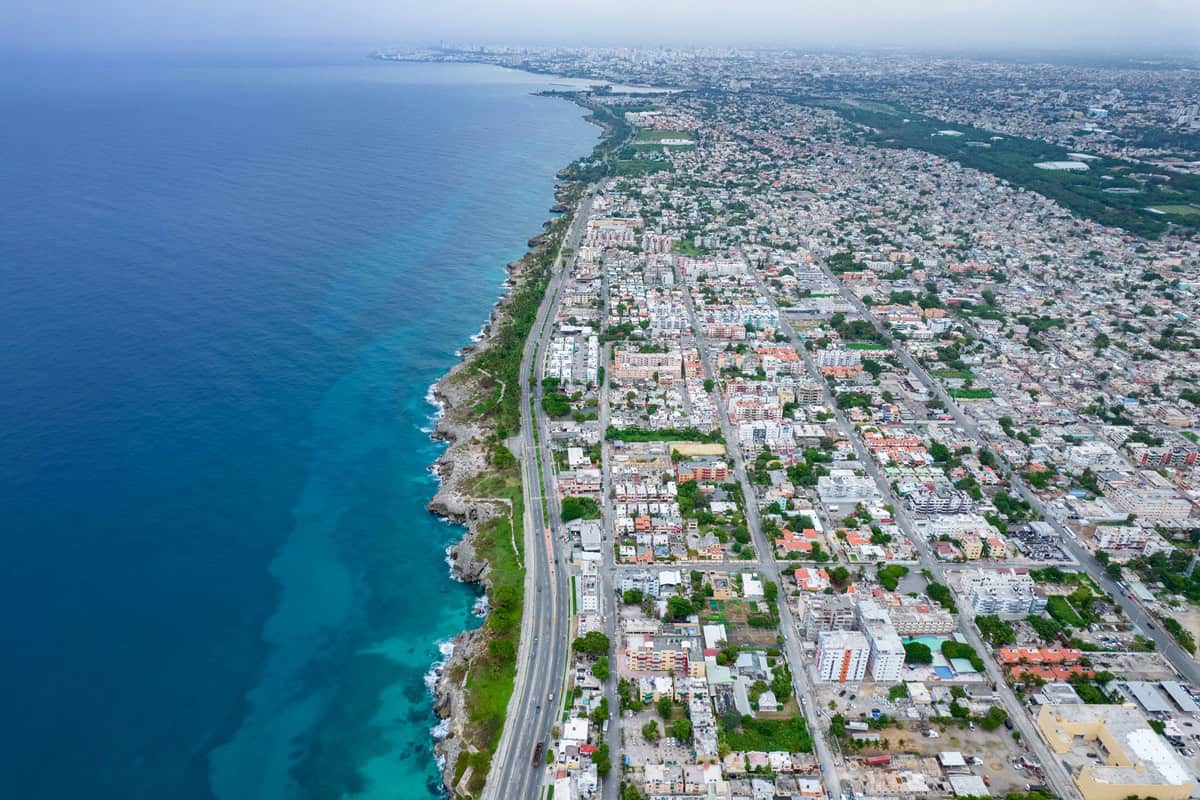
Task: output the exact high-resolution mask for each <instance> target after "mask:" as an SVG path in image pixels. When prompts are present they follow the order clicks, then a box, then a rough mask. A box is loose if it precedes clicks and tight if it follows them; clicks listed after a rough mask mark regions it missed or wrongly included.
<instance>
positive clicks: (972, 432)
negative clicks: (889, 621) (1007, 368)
mask: <svg viewBox="0 0 1200 800" xmlns="http://www.w3.org/2000/svg"><path fill="white" fill-rule="evenodd" d="M821 270H822V272H823V273H824V274H825V276H826V277H827V278H829V279H830V280H832V281H833V283H834V285H835V286H837V287H838V291H840V292H841V294H842V297H843V298H845V300H846V301H847V302H849V303H850V304H851V305H852V306H853V307H854V309H855V310H856V311H857V312H858V313H859V314H860V315H861V316H862V318H863V319H865V320H867V321H868V322H870V323H871V325H872V326H873V327H874V328H875V330H876V332H877V333H879V334H880V335H882V336H888V333H887V331H886V330H885V329H884V327H883V325H882V323H880V322H879V320H877V319H876V318H875V316H874V315H872V314H871V313H870V309H869V308H867V306H866V305H865V304H864V303H863V302H862V300H861V299H859V297H858V295H856V294H854V293H853V292H851V291H850V290H849V289H848V288H847V287H846V285H845V284H843V283H842V282H841V281H840V280H838V278H837V276H836V275H834V274H833V272H832V271H831V270H830V269H829V267H828V266H826V265H824V264H822V265H821ZM889 340H890V337H889ZM890 341H891V345H892V352H894V353H895V354H896V356H897V358H899V359H900V363H901V364H903V365H904V366H905V367H906V368H907V369H908V370H909V372H911V373H912V374H913V375H915V376H916V377H917V379H918V380H919V381H920V382H921V383H922V384H923V385H924V386H925V388H926V389H927V390H928V391H929V392H930V393H932V394H933V395H934V396H935V397H937V398H938V399H939V400H941V401H942V404H943V405H944V406H945V407H946V411H947V412H948V413H949V414H950V415H951V416H952V417H953V418H954V421H955V422H956V423H957V424H958V426H959V427H960V428H962V429H963V431H965V432H966V433H967V435H968V436H970V437H971V438H972V439H974V440H975V441H976V442H979V443H980V444H982V445H984V446H986V447H987V448H988V449H989V450H991V451H992V454H993V455H994V456H996V459H995V460H996V466H997V469H998V471H999V472H1000V473H1001V475H1003V476H1004V477H1005V478H1006V479H1007V480H1008V481H1009V483H1010V484H1012V487H1013V489H1014V490H1015V491H1016V493H1017V494H1018V495H1019V496H1020V497H1021V499H1023V500H1025V501H1026V502H1027V503H1029V505H1030V506H1032V507H1033V509H1034V510H1035V511H1037V512H1038V514H1039V515H1040V516H1041V518H1042V519H1044V520H1045V521H1046V522H1048V523H1049V524H1050V525H1051V527H1053V528H1054V530H1055V532H1056V533H1058V535H1059V538H1060V539H1061V540H1062V544H1063V546H1064V547H1065V548H1066V549H1067V551H1068V552H1069V553H1070V554H1071V556H1072V557H1073V558H1074V559H1075V560H1076V561H1077V562H1078V563H1079V565H1080V566H1081V567H1082V568H1083V570H1084V571H1085V572H1087V573H1088V575H1090V576H1091V578H1092V579H1093V580H1094V581H1096V584H1097V585H1098V586H1100V588H1102V589H1103V590H1104V591H1105V592H1107V593H1108V595H1109V596H1110V597H1112V598H1113V600H1114V601H1115V602H1116V604H1117V605H1118V606H1119V607H1120V608H1121V610H1122V611H1124V612H1125V615H1126V616H1127V617H1129V619H1130V621H1132V622H1133V623H1134V624H1135V625H1137V626H1138V627H1139V628H1140V629H1141V631H1142V635H1143V636H1145V637H1146V638H1148V639H1150V640H1152V641H1153V642H1154V644H1155V646H1156V647H1157V648H1158V652H1160V653H1162V654H1163V656H1164V657H1165V658H1166V659H1167V661H1168V663H1170V665H1171V666H1172V667H1173V668H1174V669H1175V671H1176V672H1177V673H1178V674H1180V675H1182V676H1183V677H1184V678H1186V679H1187V680H1188V681H1191V682H1192V683H1195V684H1200V664H1197V663H1196V660H1195V659H1193V658H1192V657H1191V655H1190V654H1189V653H1188V652H1187V651H1185V650H1184V649H1183V648H1182V647H1180V646H1179V645H1178V644H1177V643H1176V642H1175V639H1174V638H1173V637H1172V636H1171V635H1170V634H1169V633H1167V632H1166V631H1165V630H1163V629H1162V627H1161V626H1158V625H1155V624H1154V622H1153V618H1152V616H1151V614H1150V612H1149V611H1147V610H1146V608H1145V606H1143V605H1142V604H1141V603H1140V602H1139V601H1137V600H1135V599H1134V598H1131V597H1129V595H1128V594H1127V593H1126V592H1124V591H1122V590H1121V588H1120V587H1119V586H1117V584H1116V581H1114V580H1113V579H1112V578H1110V577H1108V575H1107V574H1106V573H1105V572H1104V567H1103V566H1101V565H1100V563H1099V562H1098V561H1096V559H1095V557H1094V556H1093V555H1092V554H1091V552H1089V551H1088V550H1087V548H1085V547H1084V546H1083V545H1082V544H1081V543H1080V542H1079V540H1078V538H1076V537H1075V536H1074V535H1072V534H1071V532H1070V531H1068V530H1067V529H1066V527H1065V526H1064V525H1063V524H1062V523H1061V522H1060V521H1059V520H1058V518H1057V517H1056V516H1054V515H1053V514H1051V513H1049V511H1048V510H1047V508H1046V506H1045V504H1044V503H1043V502H1042V499H1041V498H1040V497H1038V495H1037V494H1036V493H1035V492H1034V491H1033V490H1032V489H1030V488H1029V485H1028V484H1027V483H1026V482H1025V481H1024V480H1023V479H1022V478H1021V476H1020V475H1018V474H1017V473H1016V472H1014V471H1013V469H1012V468H1011V467H1010V466H1009V464H1008V461H1007V460H1006V459H1005V458H1004V457H1003V456H1002V455H1001V454H1000V453H999V452H998V447H997V446H996V445H998V444H1002V442H994V441H993V440H992V438H991V437H990V436H988V435H987V434H985V433H984V432H983V431H981V430H980V429H979V426H978V425H977V424H976V422H975V421H974V420H973V419H971V418H970V417H969V416H967V414H966V412H964V411H963V410H962V407H961V406H959V404H958V402H957V401H956V400H955V399H954V398H953V397H951V396H950V394H949V392H947V391H946V389H945V388H944V387H943V386H942V385H941V383H939V382H938V381H936V380H934V379H933V377H932V376H930V375H929V373H928V372H927V371H926V370H925V368H924V367H922V366H921V365H920V364H918V363H917V362H916V360H915V359H913V357H912V356H911V355H909V353H908V351H907V350H906V349H904V347H902V346H901V345H900V343H899V342H896V341H894V340H890ZM1089 427H1090V426H1089Z"/></svg>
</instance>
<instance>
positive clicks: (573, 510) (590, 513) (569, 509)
mask: <svg viewBox="0 0 1200 800" xmlns="http://www.w3.org/2000/svg"><path fill="white" fill-rule="evenodd" d="M600 515H601V514H600V505H599V504H598V503H597V502H596V501H595V500H594V499H593V498H591V497H564V498H563V499H562V521H563V522H570V521H571V520H573V519H600Z"/></svg>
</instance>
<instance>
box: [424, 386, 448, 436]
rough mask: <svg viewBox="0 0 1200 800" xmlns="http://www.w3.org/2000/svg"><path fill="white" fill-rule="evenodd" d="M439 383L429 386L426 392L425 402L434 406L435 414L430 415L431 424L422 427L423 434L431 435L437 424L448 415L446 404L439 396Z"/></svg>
mask: <svg viewBox="0 0 1200 800" xmlns="http://www.w3.org/2000/svg"><path fill="white" fill-rule="evenodd" d="M436 389H437V382H436V381H435V382H433V383H431V384H429V388H428V389H426V390H425V402H426V403H428V404H429V405H431V406H433V413H432V414H430V415H429V423H428V424H427V425H425V426H422V428H421V433H425V434H431V433H433V432H434V430H435V429H436V428H437V424H438V423H439V422H440V421H441V419H442V417H443V416H445V414H446V404H445V403H443V402H442V401H441V399H440V398H438V396H437V392H436Z"/></svg>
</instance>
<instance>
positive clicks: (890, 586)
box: [876, 564, 908, 592]
mask: <svg viewBox="0 0 1200 800" xmlns="http://www.w3.org/2000/svg"><path fill="white" fill-rule="evenodd" d="M907 574H908V567H906V566H904V565H903V564H888V565H887V566H886V567H880V568H879V571H878V572H877V573H876V577H878V579H879V585H880V586H882V587H883V588H885V589H887V590H888V591H889V592H894V591H896V587H897V586H899V585H900V579H901V578H903V577H904V576H905V575H907Z"/></svg>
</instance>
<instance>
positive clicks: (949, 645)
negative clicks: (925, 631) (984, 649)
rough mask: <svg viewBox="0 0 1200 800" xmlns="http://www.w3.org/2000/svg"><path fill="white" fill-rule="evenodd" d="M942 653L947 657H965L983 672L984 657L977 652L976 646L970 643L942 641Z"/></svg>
mask: <svg viewBox="0 0 1200 800" xmlns="http://www.w3.org/2000/svg"><path fill="white" fill-rule="evenodd" d="M942 655H943V656H945V657H946V658H947V659H951V658H965V659H967V660H968V661H970V662H971V666H972V667H974V668H975V669H976V670H978V671H979V672H983V659H982V658H980V657H979V654H978V653H976V652H975V648H973V647H971V645H969V644H962V643H961V642H955V641H953V640H946V641H944V642H942Z"/></svg>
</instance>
